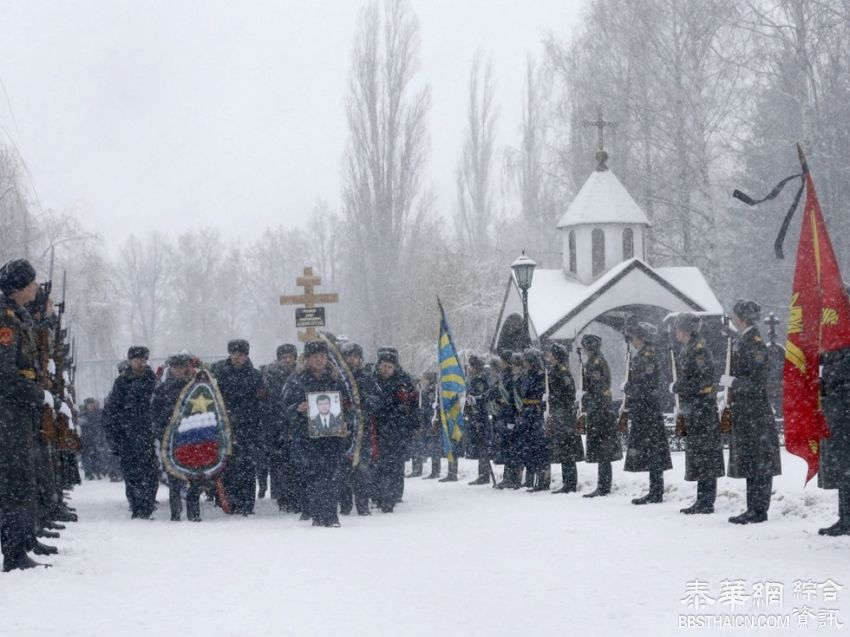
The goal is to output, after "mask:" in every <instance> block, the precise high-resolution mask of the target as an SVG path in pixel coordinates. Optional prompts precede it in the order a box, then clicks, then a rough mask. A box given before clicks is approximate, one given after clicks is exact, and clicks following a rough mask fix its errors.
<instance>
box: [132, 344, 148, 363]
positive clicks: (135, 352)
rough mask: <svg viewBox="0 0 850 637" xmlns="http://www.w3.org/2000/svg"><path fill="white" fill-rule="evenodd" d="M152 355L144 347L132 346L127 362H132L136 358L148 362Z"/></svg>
mask: <svg viewBox="0 0 850 637" xmlns="http://www.w3.org/2000/svg"><path fill="white" fill-rule="evenodd" d="M150 355H151V352H150V350H149V349H148V348H147V347H145V346H144V345H131V346H130V349H128V350H127V360H132V359H134V358H143V359H145V360H148V358H150Z"/></svg>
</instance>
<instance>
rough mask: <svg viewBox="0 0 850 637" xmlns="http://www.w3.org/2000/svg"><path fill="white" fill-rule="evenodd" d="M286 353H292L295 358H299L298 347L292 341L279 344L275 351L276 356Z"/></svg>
mask: <svg viewBox="0 0 850 637" xmlns="http://www.w3.org/2000/svg"><path fill="white" fill-rule="evenodd" d="M284 354H291V355H292V356H294V357H295V358H298V349H297V348H296V347H295V345H293V344H292V343H284V344H283V345H278V346H277V351H276V352H275V356H276V357H277V358H280V357H281V356H283V355H284Z"/></svg>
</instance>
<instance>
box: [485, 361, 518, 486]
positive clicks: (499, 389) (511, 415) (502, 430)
mask: <svg viewBox="0 0 850 637" xmlns="http://www.w3.org/2000/svg"><path fill="white" fill-rule="evenodd" d="M516 356H517V360H516V365H514V364H513V358H514V353H513V352H511V351H509V350H502V351H501V352H500V353H499V366H500V368H499V379H498V381H497V382H496V384H495V386H494V387H493V388H492V389H491V391H490V397H491V398H490V404H491V410H492V411H493V430H494V432H495V433H496V435H497V437H498V440H499V456H500V458H499V460H501V462H502V463H503V464H504V465H505V470H504V472H503V474H502V481H501V482H499V484H497V485H496V488H497V489H519V488H520V486H522V460H521V459H520V457H519V443H518V441H517V437H518V436H517V429H516V426H517V422H518V420H519V409H518V406H520V405H521V404H522V401H521V400H520V399H519V394H518V392H517V386H518V384H519V378H520V377H521V373H522V355H521V354H519V353H517V354H516Z"/></svg>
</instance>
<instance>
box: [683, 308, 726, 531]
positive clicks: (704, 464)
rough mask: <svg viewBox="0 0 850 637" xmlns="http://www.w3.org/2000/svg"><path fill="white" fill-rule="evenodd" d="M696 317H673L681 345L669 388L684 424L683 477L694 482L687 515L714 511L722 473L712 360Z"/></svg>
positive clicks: (686, 315)
mask: <svg viewBox="0 0 850 637" xmlns="http://www.w3.org/2000/svg"><path fill="white" fill-rule="evenodd" d="M700 327H701V322H700V320H699V318H697V317H696V316H694V315H693V314H690V313H688V312H684V313H682V314H679V315H678V316H677V317H676V320H675V323H674V329H675V338H676V341H678V342H679V343H680V344H681V345H682V347H681V350H680V352H679V356H678V360H677V361H676V370H677V381H676V382H675V383H673V384H672V385H671V387H670V390H671V391H672V393H674V394H678V396H679V408H680V410H681V413H682V417H683V419H684V423H685V424H684V426H685V431H684V434H685V480H687V481H689V482H696V483H697V498H696V501H695V502H694V504H693V505H691V506H689V507H686V508H684V509H682V510H681V512H682V513H684V514H686V515H692V514H695V513H714V500H715V499H716V498H717V478H719V477H721V476H722V475H723V474H724V463H723V443H722V441H721V439H720V418H719V417H718V415H717V403H716V391H715V386H714V382H715V373H714V361H712V359H711V353H710V352H709V351H708V348H706V347H705V343H703V341H702V340H701V339H700V338H699V332H700Z"/></svg>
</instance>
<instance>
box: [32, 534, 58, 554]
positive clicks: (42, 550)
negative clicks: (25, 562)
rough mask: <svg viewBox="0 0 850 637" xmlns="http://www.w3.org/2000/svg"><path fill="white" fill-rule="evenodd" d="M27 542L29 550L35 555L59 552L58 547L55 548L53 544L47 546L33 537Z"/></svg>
mask: <svg viewBox="0 0 850 637" xmlns="http://www.w3.org/2000/svg"><path fill="white" fill-rule="evenodd" d="M29 544H30V546H29V550H30V551H32V552H33V553H35V554H36V555H56V554H57V553H59V549H57V548H56V547H55V546H48V545H47V544H42V543H41V542H39V541H38V540H36V539H34V538H33V539H32V541H31V542H30V543H29Z"/></svg>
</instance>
